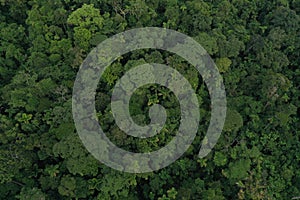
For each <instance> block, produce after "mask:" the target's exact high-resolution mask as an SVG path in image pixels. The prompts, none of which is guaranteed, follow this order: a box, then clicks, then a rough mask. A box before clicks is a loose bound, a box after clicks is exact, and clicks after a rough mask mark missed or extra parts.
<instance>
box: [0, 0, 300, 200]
mask: <svg viewBox="0 0 300 200" xmlns="http://www.w3.org/2000/svg"><path fill="white" fill-rule="evenodd" d="M0 4H1V7H0V84H1V88H0V145H1V146H0V199H7V200H9V199H21V200H38V199H91V200H92V199H93V200H94V199H99V200H100V199H101V200H105V199H130V200H131V199H150V200H154V199H160V200H171V199H206V200H209V199H213V200H218V199H291V198H292V197H296V196H300V165H299V163H300V132H299V131H300V122H299V115H300V109H299V101H300V97H299V95H300V91H299V86H300V69H299V68H298V67H299V66H300V59H299V54H300V34H299V33H300V15H299V12H300V1H299V0H270V1H262V0H189V1H183V0H134V1H133V0H72V1H71V0H30V1H22V0H0ZM147 26H155V27H165V28H170V29H174V30H177V31H180V32H182V33H184V34H187V35H189V36H191V37H193V38H194V39H195V40H196V41H198V42H199V43H200V44H201V45H202V46H203V47H204V48H205V49H206V50H207V52H208V53H209V54H210V56H211V57H212V58H213V59H214V61H215V63H216V64H217V66H218V68H219V71H220V72H221V74H222V76H223V78H224V82H225V87H226V92H227V98H228V99H227V100H228V112H227V120H226V124H225V127H224V130H223V133H222V135H221V138H220V139H219V141H218V144H217V145H216V147H215V148H214V149H213V151H212V152H211V153H210V154H209V155H208V156H207V157H205V158H204V159H199V158H198V157H197V153H198V151H199V149H200V143H201V141H202V139H203V136H204V134H205V132H206V130H207V127H208V123H209V119H210V99H209V94H208V91H207V89H206V86H205V84H204V83H203V81H202V79H201V77H200V76H198V75H197V73H195V69H194V68H193V67H192V66H190V65H189V64H187V62H186V61H184V60H183V59H182V58H180V57H178V56H176V55H173V54H171V53H168V52H163V51H158V50H152V49H145V50H141V51H135V52H131V53H129V54H126V55H123V56H122V57H121V58H120V59H119V60H118V61H116V62H114V63H113V64H112V65H111V66H110V68H109V69H108V71H106V73H105V75H104V76H103V78H102V79H101V81H100V82H99V88H98V91H97V95H96V100H97V102H98V103H97V105H96V107H97V114H98V117H99V121H100V124H101V125H102V127H103V129H104V130H105V131H106V133H107V135H108V136H109V138H110V139H111V140H112V141H113V142H114V143H115V144H117V145H118V146H120V147H122V148H124V149H127V150H131V151H134V152H148V151H152V150H155V149H159V148H161V147H163V146H164V145H165V144H166V143H167V142H168V141H170V140H171V139H172V137H173V136H174V134H176V130H177V128H178V121H179V120H178V116H179V115H178V113H179V107H178V106H179V105H178V102H177V100H176V98H175V96H174V94H173V93H171V92H170V91H169V90H168V89H166V88H162V87H159V86H157V85H149V86H145V87H142V88H140V89H139V90H138V91H137V92H136V93H135V95H134V96H133V97H132V99H131V107H130V111H131V114H132V117H133V119H134V120H135V122H136V123H138V124H147V123H148V122H149V116H148V114H147V113H148V111H149V106H151V105H152V104H155V103H160V104H162V105H163V106H164V107H166V108H167V112H168V119H167V126H166V128H165V129H163V131H162V132H161V133H159V134H158V135H157V136H155V137H152V138H150V139H147V140H145V139H137V138H134V137H130V136H128V135H126V134H125V133H123V132H122V131H120V129H119V128H118V127H117V126H116V124H115V122H114V119H113V117H112V115H111V112H110V106H109V102H110V94H111V91H112V88H113V85H114V84H115V83H116V80H118V79H119V78H120V77H121V76H122V74H124V72H125V71H126V70H128V69H130V68H131V67H134V66H137V65H140V64H143V63H148V62H156V63H162V64H169V65H170V66H173V67H175V68H176V69H177V70H178V71H179V72H180V73H182V74H183V75H184V76H185V77H186V78H187V79H188V80H189V81H190V82H191V85H192V86H193V88H194V89H195V90H196V91H197V95H198V99H199V103H200V106H201V108H200V109H201V113H200V114H201V122H200V126H199V131H198V134H197V137H196V139H195V141H194V142H193V144H192V145H191V147H190V149H189V150H188V151H187V152H186V153H185V155H184V156H183V157H181V158H180V159H179V160H177V161H176V162H175V163H173V164H172V165H170V166H168V167H166V168H164V169H161V170H159V171H156V172H153V173H147V174H128V173H122V172H118V171H115V170H113V169H110V168H108V167H106V166H105V165H103V164H101V163H100V162H99V161H97V160H96V159H94V158H93V157H92V156H91V155H90V154H89V153H88V152H87V150H86V149H85V148H84V146H83V145H82V143H81V141H80V139H79V137H78V136H77V133H76V130H75V127H74V122H73V119H72V107H71V95H72V87H73V83H74V80H75V77H76V73H77V71H78V69H79V67H80V65H81V63H82V61H83V60H84V59H85V57H86V55H87V54H88V53H89V51H90V50H91V49H92V48H93V47H95V46H96V45H97V44H99V43H100V42H101V41H103V40H105V39H106V38H108V37H110V36H112V35H114V34H116V33H120V32H122V31H124V30H128V29H131V28H135V27H147Z"/></svg>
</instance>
